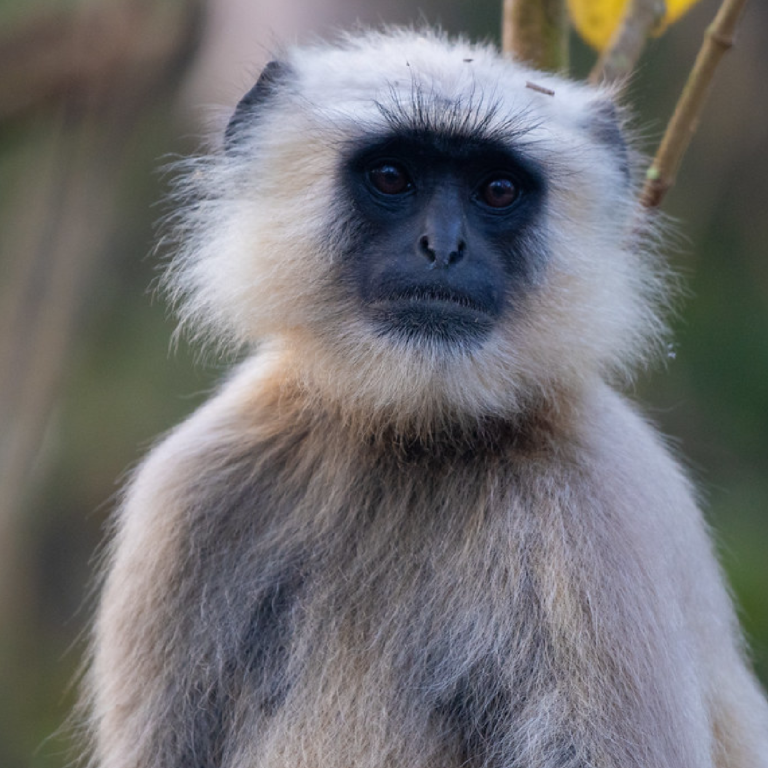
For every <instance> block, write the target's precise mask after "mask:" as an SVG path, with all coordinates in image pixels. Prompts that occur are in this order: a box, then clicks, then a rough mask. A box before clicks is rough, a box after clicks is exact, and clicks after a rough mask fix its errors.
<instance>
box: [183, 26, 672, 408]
mask: <svg viewBox="0 0 768 768" xmlns="http://www.w3.org/2000/svg"><path fill="white" fill-rule="evenodd" d="M280 59H281V61H282V62H283V63H284V65H285V67H286V70H287V71H288V73H289V74H288V75H287V76H286V77H285V78H284V79H283V81H282V82H280V83H279V85H278V86H277V87H275V89H274V92H273V93H272V94H271V96H270V98H269V103H268V104H265V105H263V106H262V107H260V109H259V110H258V113H257V114H254V116H253V119H252V120H250V121H249V122H248V123H247V124H243V123H242V122H241V124H240V125H239V126H238V135H237V140H236V141H235V142H234V143H233V145H232V146H230V147H228V148H222V149H220V150H217V151H214V152H213V153H212V154H211V155H210V156H207V157H204V158H202V159H198V160H195V161H193V162H192V163H191V165H190V167H189V172H188V173H187V174H186V176H185V177H184V178H183V179H182V181H181V183H180V185H179V187H178V189H179V196H180V198H181V199H182V201H184V203H185V206H184V208H183V211H182V213H181V214H180V216H179V218H178V219H177V222H178V229H177V234H178V241H179V243H180V247H179V251H178V254H177V256H176V258H175V259H174V261H173V263H172V266H171V268H170V270H169V280H168V284H169V286H170V289H171V293H172V295H173V297H174V299H175V300H177V302H178V303H179V306H180V314H181V319H182V326H183V327H187V328H192V329H194V330H195V332H196V333H197V334H199V335H201V336H203V337H209V338H214V339H216V340H217V341H219V342H223V343H224V344H225V345H227V346H234V347H237V346H239V345H241V344H254V343H259V344H261V345H267V346H268V347H269V348H272V349H275V350H277V351H278V352H279V354H280V355H281V356H285V355H288V356H289V357H290V358H291V359H293V360H294V361H295V367H296V375H297V377H298V378H299V379H300V380H302V381H305V382H306V381H308V382H311V387H310V389H315V390H317V391H319V392H322V395H323V397H324V399H325V400H326V401H328V399H329V398H330V400H331V401H333V402H338V403H343V404H344V405H345V408H346V407H349V408H351V409H353V410H355V411H361V410H363V411H366V412H368V413H369V414H374V413H381V412H382V411H383V412H385V413H387V412H389V413H397V414H399V417H403V416H404V415H405V416H406V417H407V414H411V415H412V414H422V415H423V414H425V413H430V414H434V413H435V412H441V411H449V412H450V413H451V417H452V418H456V416H457V414H458V415H459V417H461V416H462V415H464V416H469V417H470V418H472V419H474V418H477V417H483V416H489V415H503V416H510V415H514V414H515V413H516V412H517V411H519V409H521V408H522V407H523V406H524V404H525V403H526V402H529V400H530V398H531V397H535V398H539V397H542V396H543V397H547V396H548V394H550V393H551V392H553V391H560V392H561V391H563V390H566V391H567V390H568V389H569V388H571V387H582V386H584V385H585V384H587V383H588V382H589V381H590V380H591V379H592V377H594V376H602V377H612V376H616V375H617V374H618V375H620V376H624V375H626V374H627V372H629V371H630V370H631V368H632V366H633V365H635V364H636V363H637V362H638V361H643V360H645V359H646V357H647V356H648V353H649V351H655V350H656V349H657V348H658V342H659V340H660V339H661V338H662V337H663V334H664V324H663V322H662V321H661V320H660V319H659V312H658V310H659V308H660V307H662V306H663V304H664V284H665V280H664V279H663V275H662V274H661V272H660V271H659V270H658V268H657V265H656V262H655V259H653V258H652V257H651V255H650V254H649V253H648V252H647V251H644V250H643V248H642V247H641V246H640V245H639V244H638V240H639V238H638V237H637V236H636V235H634V234H633V229H634V228H636V227H637V224H638V222H637V209H636V189H635V187H634V185H633V183H632V182H631V180H630V175H631V174H629V173H628V170H627V168H628V166H630V165H631V151H627V150H626V147H624V148H622V147H621V146H617V143H616V142H615V141H612V140H610V137H611V136H613V135H614V134H615V136H616V137H619V136H620V133H619V129H618V126H617V125H616V121H617V117H616V111H615V110H614V109H613V107H612V105H611V99H610V96H609V94H607V93H605V92H601V91H598V90H595V89H592V88H590V87H587V86H584V85H578V84H574V83H571V82H568V81H566V80H563V79H561V78H559V77H556V76H552V75H546V74H542V73H538V72H535V73H534V72H533V71H531V70H529V69H527V68H525V67H523V66H521V65H520V64H518V63H515V62H513V61H510V60H508V59H506V58H503V57H502V56H500V55H499V54H498V53H497V52H496V51H495V50H493V49H492V48H491V47H488V46H480V45H472V44H469V43H467V42H464V41H456V42H449V41H447V40H446V39H444V38H443V37H441V36H439V35H435V34H432V33H428V34H423V33H416V32H411V31H401V32H397V33H394V34H393V33H391V32H389V33H387V34H378V33H367V34H364V35H360V36H350V37H348V38H345V39H344V41H343V42H342V44H341V45H334V46H324V45H317V46H316V47H311V48H300V49H295V50H289V51H287V52H286V53H285V54H284V55H283V56H281V57H280ZM530 81H534V82H535V84H537V85H538V86H542V87H543V88H545V89H549V90H551V91H553V92H554V95H550V94H547V93H543V92H542V91H541V90H540V89H535V88H531V87H529V82H530ZM393 115H394V116H395V118H394V119H396V120H398V121H401V122H404V123H408V122H409V121H410V122H411V123H413V124H417V125H420V126H421V127H429V126H434V127H435V128H436V129H445V130H463V129H467V128H469V129H471V130H478V131H482V132H484V133H485V134H493V135H494V137H496V138H500V139H501V140H502V141H508V142H509V143H510V144H511V145H513V146H514V148H515V150H516V151H517V152H519V153H522V154H524V155H525V156H527V157H529V158H530V159H531V160H532V161H533V162H535V163H536V164H537V165H538V166H539V167H540V168H542V169H543V170H544V174H545V175H546V177H547V197H546V203H545V205H544V207H543V209H542V212H541V217H540V218H541V220H540V221H539V222H538V223H537V225H536V235H535V238H533V239H532V240H531V243H530V246H531V248H534V249H536V250H538V251H540V252H541V253H543V254H545V258H544V259H543V262H544V266H543V269H541V270H540V272H539V273H538V274H537V275H536V276H535V279H534V281H533V284H532V286H531V287H530V288H529V290H527V292H526V294H525V297H524V300H523V303H522V306H518V307H517V308H516V310H515V311H514V312H508V313H506V314H505V316H503V317H502V318H501V319H500V321H499V322H498V323H497V324H496V325H495V327H494V329H493V331H492V333H491V334H490V335H489V337H488V338H487V339H486V340H485V342H484V343H483V344H482V345H480V346H477V347H471V348H463V347H461V346H459V347H456V348H454V349H452V350H451V351H450V352H449V351H447V350H446V349H445V348H444V347H441V348H439V349H438V348H433V347H431V346H430V345H424V344H421V345H414V344H410V343H406V342H403V341H402V340H398V339H383V338H382V337H381V336H380V335H376V334H375V333H374V331H373V330H372V329H371V328H370V326H369V324H368V323H367V322H366V320H365V318H364V317H363V316H362V314H361V313H360V311H359V306H357V305H356V300H355V299H354V298H353V297H352V296H351V295H349V293H348V291H347V290H345V287H344V285H343V284H341V283H340V281H339V280H338V270H337V267H338V248H337V246H338V243H339V238H340V237H343V233H341V234H340V233H339V232H338V231H337V230H335V229H334V222H335V221H337V220H338V218H339V213H340V212H342V210H343V208H344V206H345V201H343V200H341V199H340V196H339V190H338V184H337V179H338V173H339V164H340V162H341V157H342V154H343V150H344V147H345V146H346V143H347V142H349V141H350V137H352V139H356V140H358V141H359V140H362V139H364V137H365V136H366V135H368V134H375V133H376V132H377V131H378V132H381V131H382V130H383V129H385V128H386V127H387V124H388V121H391V120H392V119H393ZM606 134H607V135H608V136H609V139H608V140H607V139H606ZM628 158H629V159H628ZM346 205H348V203H346ZM435 409H437V410H436V411H435Z"/></svg>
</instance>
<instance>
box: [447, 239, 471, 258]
mask: <svg viewBox="0 0 768 768" xmlns="http://www.w3.org/2000/svg"><path fill="white" fill-rule="evenodd" d="M466 248H467V244H466V243H465V242H464V241H463V240H460V241H459V245H458V247H457V248H456V250H455V251H451V252H450V253H449V254H448V264H456V262H458V261H461V260H462V259H463V258H464V252H465V251H466Z"/></svg>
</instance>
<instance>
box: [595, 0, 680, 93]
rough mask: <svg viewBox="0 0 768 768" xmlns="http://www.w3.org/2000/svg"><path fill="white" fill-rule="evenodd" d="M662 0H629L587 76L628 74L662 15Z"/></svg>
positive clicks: (607, 78) (611, 78) (606, 78)
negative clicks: (606, 44)
mask: <svg viewBox="0 0 768 768" xmlns="http://www.w3.org/2000/svg"><path fill="white" fill-rule="evenodd" d="M666 9H667V5H666V2H665V1H664V0H631V2H630V3H629V4H628V6H627V10H626V13H625V14H624V17H623V18H622V20H621V24H619V26H618V28H617V29H616V31H615V32H614V33H613V36H612V37H611V40H610V42H609V43H608V47H607V48H606V49H605V50H604V51H603V52H602V53H601V54H600V57H599V58H598V60H597V63H596V64H595V66H594V68H593V69H592V72H591V73H590V75H589V80H590V82H592V83H601V82H603V83H615V82H616V81H618V80H622V79H623V78H626V77H627V76H629V75H630V74H631V73H632V71H633V70H634V68H635V65H636V64H637V62H638V61H639V59H640V54H641V53H642V52H643V48H644V47H645V43H646V41H647V39H648V35H649V34H650V33H651V30H652V29H653V28H654V27H655V26H656V25H657V24H658V23H659V21H661V19H662V18H664V14H665V13H666Z"/></svg>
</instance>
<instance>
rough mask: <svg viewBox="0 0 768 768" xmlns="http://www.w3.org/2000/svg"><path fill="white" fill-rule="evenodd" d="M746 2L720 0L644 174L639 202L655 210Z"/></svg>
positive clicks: (668, 183)
mask: <svg viewBox="0 0 768 768" xmlns="http://www.w3.org/2000/svg"><path fill="white" fill-rule="evenodd" d="M746 4H747V0H723V3H722V5H721V6H720V10H719V11H718V12H717V16H716V17H715V20H714V21H713V22H712V24H711V25H710V26H709V27H708V28H707V31H706V32H705V34H704V42H703V44H702V46H701V48H700V50H699V53H698V56H697V57H696V62H695V64H694V65H693V69H692V70H691V74H690V75H689V76H688V81H687V82H686V84H685V88H684V89H683V93H682V94H681V96H680V99H679V101H678V102H677V106H676V107H675V112H674V114H673V115H672V119H671V120H670V121H669V125H668V126H667V130H666V133H665V134H664V138H663V139H662V142H661V145H660V146H659V149H658V152H657V153H656V157H655V159H654V161H653V163H652V165H651V167H650V168H649V169H648V171H647V173H646V183H645V188H644V189H643V193H642V196H641V202H642V204H643V205H644V206H645V207H646V208H655V207H657V206H658V205H659V204H660V203H661V201H662V199H663V197H664V195H665V194H666V193H667V191H668V190H669V188H670V187H671V186H672V185H673V184H674V182H675V177H676V175H677V170H678V168H679V167H680V162H681V160H682V158H683V155H684V154H685V150H686V149H687V148H688V144H689V143H690V141H691V138H692V137H693V134H694V133H695V131H696V127H697V125H698V121H699V117H700V115H701V111H702V109H703V107H704V104H705V102H706V100H707V96H708V95H709V90H710V86H711V84H712V78H713V76H714V74H715V69H716V68H717V65H718V64H719V63H720V60H721V59H722V57H723V55H724V54H725V52H726V51H728V50H729V49H730V48H731V47H732V46H733V39H734V34H735V32H736V26H737V24H738V21H739V18H740V16H741V14H742V12H743V10H744V7H745V6H746Z"/></svg>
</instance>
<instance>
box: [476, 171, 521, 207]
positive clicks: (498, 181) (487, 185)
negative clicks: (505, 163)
mask: <svg viewBox="0 0 768 768" xmlns="http://www.w3.org/2000/svg"><path fill="white" fill-rule="evenodd" d="M518 195H519V190H518V188H517V184H515V182H514V181H513V180H512V179H510V178H509V177H508V176H499V177H497V178H492V179H490V180H488V181H486V182H484V183H483V184H482V185H481V186H480V189H479V190H478V197H479V198H480V200H482V201H483V202H484V203H485V204H486V205H489V206H490V207H491V208H508V207H509V206H510V205H512V203H514V202H515V200H517V197H518Z"/></svg>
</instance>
